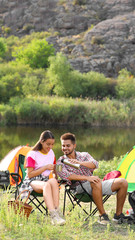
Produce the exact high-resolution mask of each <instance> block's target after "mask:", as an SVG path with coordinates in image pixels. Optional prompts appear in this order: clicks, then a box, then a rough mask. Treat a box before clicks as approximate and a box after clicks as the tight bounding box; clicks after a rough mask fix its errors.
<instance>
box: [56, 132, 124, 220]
mask: <svg viewBox="0 0 135 240" xmlns="http://www.w3.org/2000/svg"><path fill="white" fill-rule="evenodd" d="M60 139H61V145H62V151H63V153H64V156H61V157H60V158H59V159H58V161H57V165H62V171H61V172H58V175H59V176H60V177H61V178H62V179H64V180H67V181H68V183H69V184H71V185H72V182H71V181H72V180H75V181H76V184H75V188H76V192H77V193H81V192H83V189H82V187H81V186H80V184H79V182H78V181H81V182H82V185H83V187H84V188H85V189H86V191H87V192H88V193H89V194H90V195H92V197H93V200H94V202H95V204H96V206H97V208H98V210H99V214H100V215H99V221H98V222H99V223H101V224H107V223H110V220H109V218H108V215H107V214H106V212H105V210H104V206H103V201H102V195H106V194H107V195H112V194H115V193H117V204H116V213H115V214H114V218H113V221H115V222H116V223H123V222H124V214H123V213H122V210H123V205H124V202H125V199H126V194H127V188H128V183H127V181H126V180H125V179H123V178H115V179H110V180H106V181H102V180H101V179H100V178H99V177H97V176H93V171H94V169H96V168H97V167H98V162H97V161H96V160H95V159H94V158H93V157H92V156H91V155H90V154H89V153H87V152H78V151H75V148H76V139H75V135H74V134H72V133H65V134H63V135H62V136H61V138H60ZM64 159H68V160H69V161H70V162H71V163H77V164H80V167H79V168H78V169H76V168H74V167H71V166H69V165H66V164H64V163H63V160H64Z"/></svg>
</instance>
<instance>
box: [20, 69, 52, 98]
mask: <svg viewBox="0 0 135 240" xmlns="http://www.w3.org/2000/svg"><path fill="white" fill-rule="evenodd" d="M22 89H23V93H24V95H32V96H38V95H46V94H49V87H48V82H47V79H46V71H45V70H44V69H34V70H32V69H31V70H30V71H29V72H27V73H26V77H25V78H24V79H23V87H22Z"/></svg>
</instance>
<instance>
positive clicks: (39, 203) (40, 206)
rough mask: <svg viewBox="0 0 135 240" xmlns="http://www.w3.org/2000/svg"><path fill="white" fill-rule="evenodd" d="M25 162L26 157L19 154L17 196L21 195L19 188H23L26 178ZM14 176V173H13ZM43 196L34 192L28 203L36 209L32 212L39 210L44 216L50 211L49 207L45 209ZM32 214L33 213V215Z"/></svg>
mask: <svg viewBox="0 0 135 240" xmlns="http://www.w3.org/2000/svg"><path fill="white" fill-rule="evenodd" d="M24 161H25V156H24V155H22V154H19V159H18V173H16V176H18V181H17V184H16V196H17V195H18V193H19V187H20V186H21V184H22V182H23V180H24V178H25V176H26V168H24ZM11 174H14V173H11ZM42 197H43V194H40V193H37V192H35V191H32V192H31V194H30V197H29V201H28V202H27V203H28V204H30V203H32V204H33V205H34V206H35V208H34V209H33V210H32V212H33V211H34V210H35V209H37V210H39V211H40V212H41V213H43V214H48V209H47V207H44V200H43V199H42ZM32 212H31V213H32Z"/></svg>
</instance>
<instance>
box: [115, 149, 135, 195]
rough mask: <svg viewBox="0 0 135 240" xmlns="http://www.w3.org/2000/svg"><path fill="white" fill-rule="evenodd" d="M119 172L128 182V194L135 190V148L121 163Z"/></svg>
mask: <svg viewBox="0 0 135 240" xmlns="http://www.w3.org/2000/svg"><path fill="white" fill-rule="evenodd" d="M117 170H119V171H120V172H121V177H122V178H125V179H126V180H127V182H128V192H132V191H134V190H135V146H133V148H132V149H131V150H130V151H129V152H127V153H126V155H125V156H124V158H123V159H122V161H121V162H120V164H119V166H118V168H117Z"/></svg>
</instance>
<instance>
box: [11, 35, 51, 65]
mask: <svg viewBox="0 0 135 240" xmlns="http://www.w3.org/2000/svg"><path fill="white" fill-rule="evenodd" d="M54 51H55V50H54V48H53V47H52V45H51V44H48V42H47V41H46V40H45V39H42V40H39V39H33V40H32V41H31V43H29V44H28V45H27V46H25V48H24V46H20V47H16V48H15V51H14V52H13V57H16V60H17V61H20V62H22V63H24V64H28V65H29V66H30V67H31V68H47V67H48V65H49V62H48V57H49V56H52V55H54Z"/></svg>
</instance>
